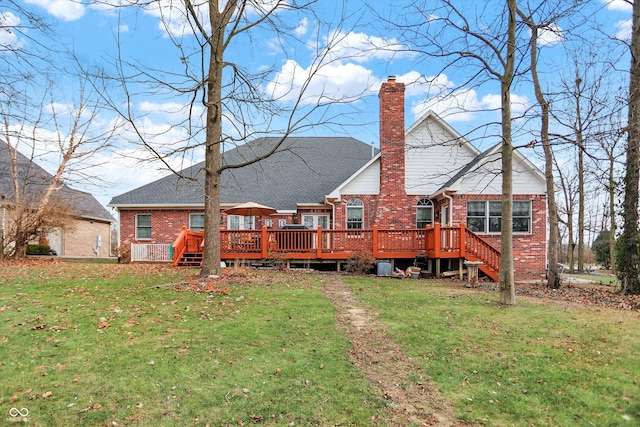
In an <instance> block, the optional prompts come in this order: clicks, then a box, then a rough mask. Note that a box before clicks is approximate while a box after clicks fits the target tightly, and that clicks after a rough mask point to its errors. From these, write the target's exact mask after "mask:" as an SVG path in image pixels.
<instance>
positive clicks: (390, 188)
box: [374, 77, 408, 228]
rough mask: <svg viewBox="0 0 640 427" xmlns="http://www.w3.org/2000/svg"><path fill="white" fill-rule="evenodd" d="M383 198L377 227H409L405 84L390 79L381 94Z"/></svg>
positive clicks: (381, 198) (381, 192)
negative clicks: (407, 210) (406, 183)
mask: <svg viewBox="0 0 640 427" xmlns="http://www.w3.org/2000/svg"><path fill="white" fill-rule="evenodd" d="M378 98H379V99H380V152H381V154H380V195H379V196H378V207H377V209H376V213H375V219H374V225H378V226H381V227H391V228H393V227H394V226H398V227H401V226H406V224H405V221H406V218H404V217H405V216H406V215H407V214H408V212H405V211H406V207H405V205H406V201H407V196H406V192H405V171H404V155H405V146H404V83H400V82H396V78H395V77H389V78H388V80H387V81H386V82H384V83H382V86H381V87H380V92H379V93H378Z"/></svg>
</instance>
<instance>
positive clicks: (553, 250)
mask: <svg viewBox="0 0 640 427" xmlns="http://www.w3.org/2000/svg"><path fill="white" fill-rule="evenodd" d="M521 16H522V18H523V19H524V20H525V21H526V23H527V25H528V26H529V29H530V30H531V45H530V48H531V52H530V55H531V77H532V80H533V88H534V91H535V95H536V100H537V101H538V104H539V105H540V110H541V117H540V139H541V140H542V149H543V150H544V176H545V183H546V187H547V213H548V216H549V246H548V248H547V286H548V287H550V288H553V289H558V288H559V287H560V273H559V271H558V240H559V239H558V237H559V236H558V235H559V229H558V206H557V205H556V195H555V191H556V185H555V182H554V179H553V152H552V150H551V141H550V140H549V102H547V100H546V98H545V97H544V94H543V93H542V88H541V86H540V79H539V77H538V27H537V25H536V23H535V22H533V21H532V19H531V18H530V17H527V16H524V15H523V14H521Z"/></svg>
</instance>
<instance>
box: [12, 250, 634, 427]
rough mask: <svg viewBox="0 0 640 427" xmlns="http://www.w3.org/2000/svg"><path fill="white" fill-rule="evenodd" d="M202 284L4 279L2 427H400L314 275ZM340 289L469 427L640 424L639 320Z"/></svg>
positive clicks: (167, 275)
mask: <svg viewBox="0 0 640 427" xmlns="http://www.w3.org/2000/svg"><path fill="white" fill-rule="evenodd" d="M192 273H195V271H190V270H185V269H172V268H168V267H161V266H149V265H114V264H83V263H63V262H59V261H54V262H50V263H47V262H44V263H43V262H40V263H34V264H33V265H30V266H25V265H13V264H2V265H0V281H1V282H0V283H2V287H0V314H1V319H2V321H1V322H0V350H1V351H2V363H0V378H1V379H2V381H0V410H1V411H2V415H0V424H6V423H4V422H5V421H7V422H13V424H12V425H15V422H17V421H20V417H19V416H17V417H12V416H11V414H13V415H16V412H15V410H22V408H24V409H27V410H28V415H27V417H26V418H27V419H26V421H28V424H29V425H32V426H49V425H52V426H58V425H59V426H70V425H102V426H106V425H112V426H114V425H120V426H136V425H139V426H160V425H162V426H185V425H202V426H204V425H207V424H208V425H211V426H226V425H234V426H237V425H253V424H259V425H297V426H308V425H317V426H334V425H341V426H356V425H357V426H368V425H372V424H375V425H380V426H386V425H388V422H387V421H388V420H389V414H388V407H387V405H388V402H386V401H385V399H384V397H383V396H381V394H380V392H379V391H378V390H377V389H376V387H375V386H374V385H372V384H370V383H369V382H367V381H366V380H365V379H364V377H363V373H362V372H360V371H359V370H358V369H357V368H356V367H355V366H354V365H353V364H352V363H351V362H350V360H349V350H350V348H351V343H350V341H349V338H348V336H346V335H345V332H343V330H342V329H341V328H340V327H339V325H337V324H336V317H335V310H334V308H333V306H332V305H331V303H330V302H329V301H328V300H327V299H326V298H325V297H324V296H323V295H322V292H321V284H320V278H319V277H318V276H316V275H313V274H299V275H293V274H282V273H273V272H260V273H259V274H258V273H255V274H254V273H250V274H249V275H247V276H246V277H242V276H241V277H240V280H239V282H238V283H233V284H229V285H227V286H222V287H218V288H216V289H215V291H214V292H194V291H190V290H186V291H177V290H176V289H175V288H174V287H173V286H168V284H171V283H177V282H179V281H181V280H183V279H184V278H185V277H186V276H187V275H188V274H192ZM344 280H345V281H347V283H348V285H349V286H350V288H351V289H352V292H353V293H354V295H356V296H357V297H358V299H359V301H358V304H360V305H362V306H363V307H366V308H368V309H370V310H371V312H372V313H376V314H378V315H379V318H380V320H382V321H383V322H385V323H386V325H387V326H388V333H389V334H391V335H392V336H394V337H395V338H396V340H397V341H398V342H399V343H401V345H402V346H403V350H404V352H405V354H407V355H408V356H410V357H411V358H412V359H413V361H414V363H415V364H417V365H419V366H420V367H421V368H422V370H423V371H424V373H426V374H428V375H430V376H431V377H432V379H433V380H434V381H436V382H437V384H438V385H439V386H440V388H441V389H442V390H443V391H444V392H445V393H446V394H447V395H448V396H449V398H450V399H451V400H452V401H454V402H455V405H456V408H455V411H456V414H457V416H458V417H459V419H460V420H463V421H467V422H471V423H475V424H481V425H489V426H561V425H562V426H565V425H578V426H582V425H584V426H591V425H597V426H605V425H606V426H634V425H638V424H640V416H639V414H640V402H639V401H638V399H637V397H638V396H640V381H639V379H638V378H640V358H639V357H638V354H640V328H638V321H639V320H640V313H638V312H629V311H616V310H610V309H605V308H594V307H583V306H579V305H574V304H571V303H559V304H544V303H543V302H542V300H536V299H525V298H520V299H519V305H518V306H516V307H501V306H498V305H497V304H496V303H495V302H496V301H497V299H498V295H497V294H496V293H495V292H489V291H476V290H466V289H463V288H462V287H460V286H459V285H452V284H450V283H448V282H438V281H426V280H409V279H405V280H394V279H380V278H375V277H366V278H356V277H347V278H345V279H344ZM13 408H15V410H14V411H12V409H13ZM373 420H375V423H374V421H373Z"/></svg>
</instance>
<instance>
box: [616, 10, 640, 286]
mask: <svg viewBox="0 0 640 427" xmlns="http://www.w3.org/2000/svg"><path fill="white" fill-rule="evenodd" d="M629 74H630V79H629V106H628V114H629V118H628V121H627V126H628V140H627V147H626V155H627V157H626V165H625V167H626V174H625V177H624V187H625V189H624V210H623V217H624V225H623V230H622V235H621V236H620V239H619V240H618V254H619V255H620V257H619V259H618V267H619V273H618V277H619V278H620V281H621V284H622V292H623V293H625V294H635V295H637V294H640V253H639V252H638V250H639V248H640V242H639V238H640V237H639V235H638V182H639V181H640V180H639V175H640V2H638V1H634V2H633V22H632V33H631V68H630V70H629Z"/></svg>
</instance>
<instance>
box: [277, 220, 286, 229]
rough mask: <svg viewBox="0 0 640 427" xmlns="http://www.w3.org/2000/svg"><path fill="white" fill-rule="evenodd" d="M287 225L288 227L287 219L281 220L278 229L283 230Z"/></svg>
mask: <svg viewBox="0 0 640 427" xmlns="http://www.w3.org/2000/svg"><path fill="white" fill-rule="evenodd" d="M285 225H287V220H286V219H279V220H278V228H282V227H284V226H285Z"/></svg>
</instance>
